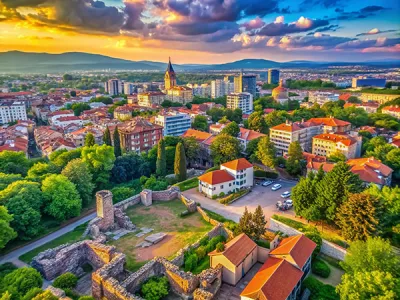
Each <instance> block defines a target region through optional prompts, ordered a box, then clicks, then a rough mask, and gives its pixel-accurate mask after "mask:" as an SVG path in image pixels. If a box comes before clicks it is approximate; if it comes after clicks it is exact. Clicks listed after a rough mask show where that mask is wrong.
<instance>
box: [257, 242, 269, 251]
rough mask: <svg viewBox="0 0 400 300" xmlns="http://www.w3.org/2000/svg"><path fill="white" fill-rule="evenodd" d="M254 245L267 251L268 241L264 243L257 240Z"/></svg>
mask: <svg viewBox="0 0 400 300" xmlns="http://www.w3.org/2000/svg"><path fill="white" fill-rule="evenodd" d="M256 244H257V245H258V246H260V247H263V248H267V249H269V246H270V244H269V241H264V240H257V241H256Z"/></svg>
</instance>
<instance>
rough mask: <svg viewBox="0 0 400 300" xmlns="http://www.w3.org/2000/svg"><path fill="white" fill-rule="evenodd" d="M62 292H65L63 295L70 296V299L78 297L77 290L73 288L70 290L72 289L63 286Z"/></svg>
mask: <svg viewBox="0 0 400 300" xmlns="http://www.w3.org/2000/svg"><path fill="white" fill-rule="evenodd" d="M64 292H65V295H66V296H67V297H70V298H71V299H78V298H79V294H78V293H77V292H75V291H74V290H72V289H69V288H65V289H64Z"/></svg>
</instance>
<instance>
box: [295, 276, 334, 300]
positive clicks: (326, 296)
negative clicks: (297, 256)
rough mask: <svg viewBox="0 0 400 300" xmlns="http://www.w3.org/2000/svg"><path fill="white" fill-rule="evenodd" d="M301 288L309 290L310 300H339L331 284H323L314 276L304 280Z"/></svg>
mask: <svg viewBox="0 0 400 300" xmlns="http://www.w3.org/2000/svg"><path fill="white" fill-rule="evenodd" d="M301 288H302V289H303V290H304V289H306V288H307V289H309V290H310V292H311V295H310V298H309V300H339V299H340V298H339V295H338V294H337V293H336V291H335V288H334V287H333V286H331V285H329V284H323V283H322V282H321V281H319V280H318V279H317V278H315V277H314V276H308V277H307V278H306V279H304V281H303V284H302V286H301Z"/></svg>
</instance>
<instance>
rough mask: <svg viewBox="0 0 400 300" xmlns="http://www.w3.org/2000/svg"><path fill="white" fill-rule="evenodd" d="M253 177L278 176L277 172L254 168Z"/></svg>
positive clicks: (274, 177) (273, 177)
mask: <svg viewBox="0 0 400 300" xmlns="http://www.w3.org/2000/svg"><path fill="white" fill-rule="evenodd" d="M254 177H261V178H272V179H276V178H278V173H275V172H267V171H264V170H255V171H254Z"/></svg>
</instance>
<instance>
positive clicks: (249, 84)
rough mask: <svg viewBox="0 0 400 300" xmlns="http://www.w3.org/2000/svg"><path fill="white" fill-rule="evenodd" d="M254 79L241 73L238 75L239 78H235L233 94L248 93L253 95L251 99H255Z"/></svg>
mask: <svg viewBox="0 0 400 300" xmlns="http://www.w3.org/2000/svg"><path fill="white" fill-rule="evenodd" d="M256 78H257V77H256V75H252V74H243V73H240V75H239V76H235V79H234V86H235V93H250V94H252V95H253V98H254V97H256V93H257V88H256V86H257V85H256Z"/></svg>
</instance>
